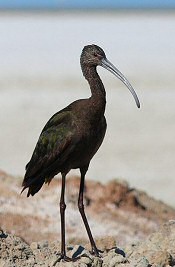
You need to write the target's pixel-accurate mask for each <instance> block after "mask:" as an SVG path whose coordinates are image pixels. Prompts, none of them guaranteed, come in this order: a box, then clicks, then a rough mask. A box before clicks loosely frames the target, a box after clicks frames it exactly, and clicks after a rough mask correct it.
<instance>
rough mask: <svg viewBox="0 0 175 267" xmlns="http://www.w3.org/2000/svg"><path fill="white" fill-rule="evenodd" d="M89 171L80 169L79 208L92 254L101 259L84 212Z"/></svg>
mask: <svg viewBox="0 0 175 267" xmlns="http://www.w3.org/2000/svg"><path fill="white" fill-rule="evenodd" d="M87 169H88V166H86V167H84V168H81V169H80V172H81V181H80V190H79V197H78V208H79V211H80V214H81V217H82V219H83V222H84V225H85V227H86V231H87V234H88V237H89V240H90V243H91V247H92V253H93V254H95V255H96V256H98V257H99V256H100V255H99V251H98V249H97V247H96V244H95V241H94V238H93V236H92V233H91V229H90V227H89V224H88V221H87V218H86V215H85V212H84V204H83V193H84V180H85V174H86V172H87Z"/></svg>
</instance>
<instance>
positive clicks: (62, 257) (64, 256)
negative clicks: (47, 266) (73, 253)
mask: <svg viewBox="0 0 175 267" xmlns="http://www.w3.org/2000/svg"><path fill="white" fill-rule="evenodd" d="M79 259H80V257H76V258H70V257H68V256H66V255H65V254H60V256H59V258H58V259H56V261H54V263H53V265H52V266H55V265H56V264H57V262H60V261H61V260H62V261H73V262H75V261H77V260H79Z"/></svg>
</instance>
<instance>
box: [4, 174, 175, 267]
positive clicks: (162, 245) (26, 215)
mask: <svg viewBox="0 0 175 267" xmlns="http://www.w3.org/2000/svg"><path fill="white" fill-rule="evenodd" d="M0 181H1V187H0V228H1V229H2V230H1V232H0V267H2V266H3V267H18V266H21V267H23V266H36V267H37V266H43V267H45V266H48V267H49V266H53V263H54V262H55V260H56V259H57V258H58V254H59V250H60V243H59V240H60V217H59V195H60V180H59V179H55V180H54V181H52V183H51V184H50V186H49V187H48V186H45V187H44V188H43V190H41V191H40V192H39V193H38V194H37V195H36V196H34V197H33V198H32V197H30V198H26V193H25V192H24V193H23V194H22V195H20V190H21V179H20V178H16V177H15V178H14V177H12V176H9V175H7V174H6V173H4V172H2V171H1V172H0ZM66 188H67V192H66V203H67V210H66V222H67V223H66V234H67V241H66V243H67V253H68V255H69V256H73V257H75V256H77V255H80V256H81V257H80V260H78V261H76V262H74V263H70V262H68V263H63V262H60V263H56V264H55V266H80V267H85V266H94V267H95V266H98V267H100V266H105V267H107V266H109V267H113V266H140V267H142V266H143V267H144V266H157V267H158V266H159V267H160V266H175V221H173V220H174V219H175V210H174V209H173V208H172V207H169V206H167V205H166V204H164V203H162V202H160V201H156V200H155V199H154V198H152V197H149V196H148V195H147V194H146V193H144V192H142V191H138V190H136V189H134V188H131V187H129V186H128V184H127V183H126V182H124V181H120V180H117V179H116V180H113V181H110V182H109V183H107V184H105V185H104V184H101V183H97V182H94V181H88V180H87V184H86V192H85V204H86V205H85V206H86V213H87V216H88V221H89V223H90V226H91V228H92V232H93V234H94V236H95V239H96V242H97V246H98V248H99V249H100V250H102V251H103V253H101V256H102V257H101V258H100V259H99V258H96V257H94V256H92V255H91V254H90V253H89V249H90V247H89V242H88V240H87V237H86V232H85V229H84V226H83V223H82V221H81V220H80V215H79V213H78V209H77V197H78V188H79V178H78V177H71V178H70V179H68V180H67V185H66Z"/></svg>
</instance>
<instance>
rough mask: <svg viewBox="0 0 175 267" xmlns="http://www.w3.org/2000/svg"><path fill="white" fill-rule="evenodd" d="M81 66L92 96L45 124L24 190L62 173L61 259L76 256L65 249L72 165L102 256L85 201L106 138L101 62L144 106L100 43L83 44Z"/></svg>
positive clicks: (30, 190)
mask: <svg viewBox="0 0 175 267" xmlns="http://www.w3.org/2000/svg"><path fill="white" fill-rule="evenodd" d="M80 64H81V69H82V72H83V75H84V77H85V79H86V80H87V81H88V83H89V86H90V89H91V97H89V98H88V99H80V100H76V101H74V102H73V103H71V104H70V105H69V106H67V107H66V108H64V109H62V110H61V111H59V112H57V113H56V114H54V115H53V116H52V117H51V119H50V120H49V121H48V122H47V124H46V125H45V127H44V128H43V130H42V132H41V134H40V137H39V140H38V142H37V144H36V147H35V149H34V152H33V155H32V157H31V160H30V161H29V163H28V164H27V166H26V174H25V177H24V180H23V184H22V186H23V190H22V192H23V191H24V190H25V189H26V188H28V193H27V197H29V196H30V195H32V196H33V195H35V194H36V193H37V192H38V191H39V190H40V189H41V187H42V185H43V184H44V183H50V181H51V180H52V178H53V177H54V176H55V175H56V174H58V173H61V175H62V190H61V198H60V214H61V256H60V259H64V260H72V259H70V258H68V257H67V256H66V250H65V209H66V204H65V200H64V193H65V179H66V175H67V173H68V172H69V171H70V170H71V169H77V168H79V169H80V173H81V181H80V190H79V197H78V208H79V211H80V213H81V216H82V219H83V221H84V224H85V227H86V230H87V234H88V236H89V240H90V243H91V246H92V252H93V253H94V254H95V255H97V256H99V251H98V249H97V247H96V244H95V241H94V239H93V236H92V233H91V230H90V227H89V224H88V222H87V219H86V215H85V212H84V205H83V191H84V181H85V174H86V172H87V170H88V167H89V163H90V161H91V159H92V157H93V156H94V154H95V153H96V152H97V150H98V148H99V147H100V145H101V143H102V142H103V138H104V136H105V132H106V119H105V116H104V112H105V106H106V92H105V88H104V86H103V83H102V81H101V79H100V77H99V75H98V73H97V70H96V68H97V66H102V67H104V68H105V69H107V70H109V71H110V72H112V73H113V74H114V75H115V76H117V78H119V79H120V80H121V81H122V82H123V83H124V84H125V85H126V86H127V87H128V89H129V90H130V92H131V93H132V95H133V96H134V99H135V101H136V104H137V107H138V108H139V107H140V103H139V100H138V97H137V95H136V93H135V91H134V89H133V87H132V86H131V84H130V83H129V81H128V80H127V79H126V78H125V77H124V75H123V74H122V73H121V72H120V71H119V70H118V69H117V68H116V67H115V66H114V65H112V63H110V62H109V61H108V60H107V58H106V55H105V53H104V51H103V50H102V49H101V48H100V47H99V46H97V45H87V46H85V47H84V48H83V51H82V54H81V58H80Z"/></svg>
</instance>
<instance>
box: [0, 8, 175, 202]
mask: <svg viewBox="0 0 175 267" xmlns="http://www.w3.org/2000/svg"><path fill="white" fill-rule="evenodd" d="M0 35H1V41H0V51H1V64H0V73H1V74H0V125H1V131H0V147H1V153H0V168H2V169H3V170H5V171H7V172H9V173H12V174H15V175H23V174H24V166H25V164H26V163H27V161H28V160H29V159H30V156H31V153H32V151H33V148H34V146H35V143H36V141H37V138H38V136H39V133H40V131H41V129H42V128H43V126H44V124H45V123H46V122H47V120H48V119H49V117H50V116H51V115H52V114H53V113H55V112H56V111H58V110H59V109H61V108H63V107H64V106H65V105H67V104H69V103H70V102H71V101H73V100H75V99H78V98H84V97H88V96H89V94H90V93H89V88H88V85H87V83H86V81H85V80H84V79H83V77H82V74H81V70H80V66H79V56H80V52H81V49H82V47H83V46H84V45H85V44H89V43H96V44H98V45H100V46H101V47H103V48H104V50H105V52H106V54H107V57H108V58H109V60H110V61H112V62H113V64H114V65H116V66H117V68H119V69H120V70H121V71H122V72H123V73H124V74H125V76H126V77H128V79H129V80H130V82H131V83H132V84H133V86H134V88H135V90H136V92H137V94H138V96H139V98H140V101H141V109H140V110H139V109H137V107H136V105H135V103H134V100H133V99H132V96H131V95H130V93H129V91H128V90H127V88H125V86H124V85H123V84H121V82H120V81H118V80H116V78H115V77H113V76H112V75H111V74H110V73H107V72H106V71H105V70H101V69H100V68H99V73H100V75H101V77H102V79H103V82H104V84H105V87H106V88H107V109H106V116H107V121H108V130H107V134H106V138H105V140H104V143H103V145H102V147H101V148H100V150H99V151H98V153H97V154H96V156H95V157H94V159H93V160H92V162H91V165H90V168H89V171H88V174H87V177H88V178H92V179H95V180H101V181H103V182H104V181H108V180H109V179H111V178H116V177H121V178H124V179H126V180H127V181H128V182H129V183H130V184H131V185H132V186H137V187H139V188H141V189H143V190H146V191H148V192H149V193H150V194H152V195H154V196H155V197H157V198H159V199H162V200H165V201H166V202H168V203H170V204H171V205H174V206H175V194H174V188H175V168H174V162H175V138H174V136H175V124H174V118H175V105H174V101H175V90H174V84H175V77H174V66H175V53H174V47H175V14H174V13H171V14H168V13H101V14H100V13H98V14H96V13H93V14H90V13H89V14H85V13H80V14H79V13H76V14H74V13H70V14H69V13H67V14H64V13H57V14H52V15H51V14H45V15H41V14H40V15H39V14H38V15H37V14H21V15H20V14H15V15H14V14H13V15H12V14H10V13H9V14H6V15H4V14H1V16H0ZM75 173H77V172H75Z"/></svg>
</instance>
